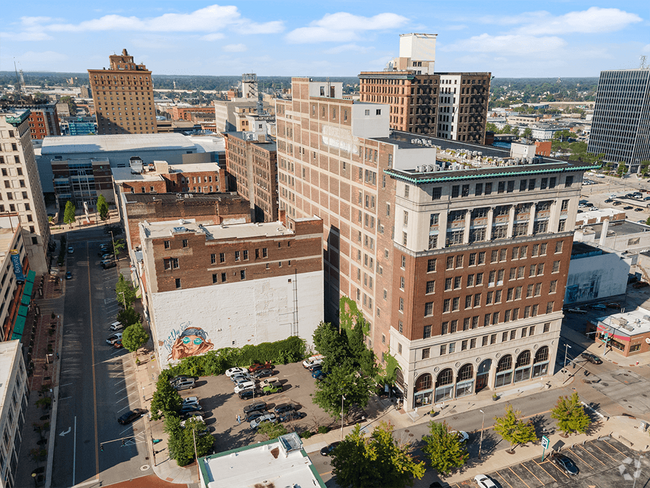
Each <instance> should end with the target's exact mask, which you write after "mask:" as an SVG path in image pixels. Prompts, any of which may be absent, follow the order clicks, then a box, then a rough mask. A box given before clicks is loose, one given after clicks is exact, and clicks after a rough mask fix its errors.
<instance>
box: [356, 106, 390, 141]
mask: <svg viewBox="0 0 650 488" xmlns="http://www.w3.org/2000/svg"><path fill="white" fill-rule="evenodd" d="M377 112H379V113H377ZM389 117H390V105H386V104H383V103H355V104H353V105H352V135H353V136H354V137H364V138H366V139H370V138H372V137H388V136H389V135H390V118H389Z"/></svg>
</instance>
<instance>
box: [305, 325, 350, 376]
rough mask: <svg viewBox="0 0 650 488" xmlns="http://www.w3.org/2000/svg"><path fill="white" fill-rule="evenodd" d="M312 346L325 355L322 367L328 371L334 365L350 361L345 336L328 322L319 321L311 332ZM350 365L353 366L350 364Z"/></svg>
mask: <svg viewBox="0 0 650 488" xmlns="http://www.w3.org/2000/svg"><path fill="white" fill-rule="evenodd" d="M313 338H314V347H315V348H316V350H317V351H318V352H319V353H320V354H322V355H323V356H325V360H324V361H323V368H324V369H325V370H327V371H329V370H330V369H331V368H332V367H334V366H335V365H340V364H343V363H348V364H349V363H351V361H350V359H349V358H350V356H351V354H350V350H349V347H348V341H347V336H345V335H343V334H341V333H339V330H338V329H337V328H336V327H335V326H334V325H332V324H330V323H329V322H321V323H320V324H319V325H318V327H316V330H315V331H314V334H313ZM350 366H354V365H353V364H350Z"/></svg>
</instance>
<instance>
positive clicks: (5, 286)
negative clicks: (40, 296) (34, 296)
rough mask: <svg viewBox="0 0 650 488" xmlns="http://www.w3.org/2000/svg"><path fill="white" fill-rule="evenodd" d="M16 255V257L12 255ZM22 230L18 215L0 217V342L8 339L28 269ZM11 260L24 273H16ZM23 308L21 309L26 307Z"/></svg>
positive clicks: (12, 330) (16, 315) (15, 319)
mask: <svg viewBox="0 0 650 488" xmlns="http://www.w3.org/2000/svg"><path fill="white" fill-rule="evenodd" d="M14 256H16V257H14ZM26 256H27V254H26V252H25V245H24V242H23V232H22V229H21V227H20V218H19V217H18V216H17V215H3V216H2V217H0V272H1V273H2V281H1V282H0V324H2V329H1V330H0V341H7V340H9V339H11V337H12V334H13V332H14V326H15V324H16V321H17V319H18V312H19V309H20V306H21V304H20V301H21V297H22V291H23V284H24V281H25V280H24V278H23V276H26V275H27V270H28V268H29V263H28V260H27V259H26ZM14 260H16V261H18V263H19V265H20V266H19V268H20V271H21V272H22V274H23V276H17V275H16V272H15V271H14V270H15V263H14ZM26 308H27V307H25V308H24V309H23V310H26Z"/></svg>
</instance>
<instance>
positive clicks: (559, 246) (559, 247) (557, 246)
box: [555, 241, 564, 254]
mask: <svg viewBox="0 0 650 488" xmlns="http://www.w3.org/2000/svg"><path fill="white" fill-rule="evenodd" d="M563 245H564V241H557V242H556V243H555V254H558V253H561V252H562V246H563Z"/></svg>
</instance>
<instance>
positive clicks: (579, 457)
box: [570, 446, 594, 469]
mask: <svg viewBox="0 0 650 488" xmlns="http://www.w3.org/2000/svg"><path fill="white" fill-rule="evenodd" d="M573 447H576V446H573ZM570 451H571V452H572V453H573V454H575V455H576V456H578V459H580V461H582V462H583V463H585V464H586V465H587V466H589V467H590V468H591V469H594V468H593V466H591V465H590V464H589V463H588V462H587V461H585V460H584V459H582V457H581V456H580V454H578V453H577V452H576V451H575V449H573V448H571V449H570Z"/></svg>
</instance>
